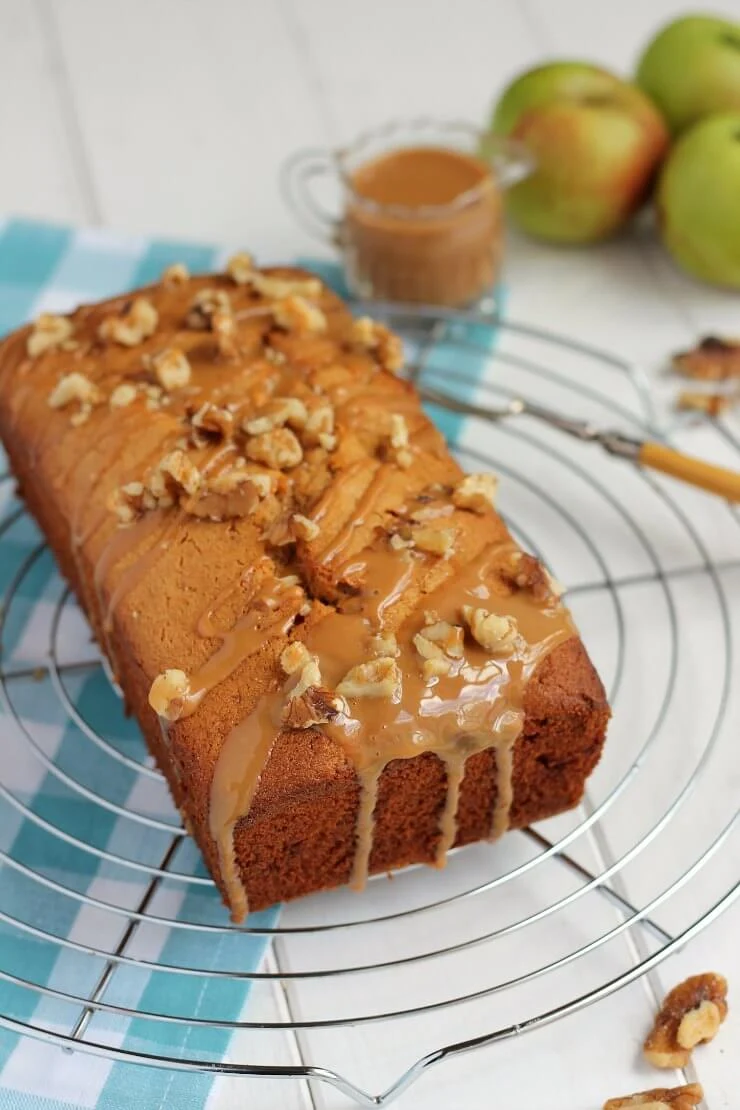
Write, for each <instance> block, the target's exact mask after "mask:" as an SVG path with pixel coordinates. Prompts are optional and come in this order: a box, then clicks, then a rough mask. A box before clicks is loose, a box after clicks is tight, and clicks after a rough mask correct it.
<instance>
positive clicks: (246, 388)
mask: <svg viewBox="0 0 740 1110" xmlns="http://www.w3.org/2000/svg"><path fill="white" fill-rule="evenodd" d="M402 363H403V348H402V344H401V342H400V340H399V339H398V337H396V336H395V335H394V334H393V333H391V332H390V331H389V330H388V329H387V328H386V327H384V326H383V325H382V324H379V323H376V322H373V321H371V320H369V319H365V318H363V319H359V320H358V319H353V318H352V316H351V315H350V313H349V312H348V311H347V309H346V306H344V305H343V303H342V302H341V301H340V300H339V298H337V297H336V296H334V294H332V293H331V292H330V291H329V290H328V289H327V288H326V287H325V286H324V285H323V284H322V283H321V282H319V281H318V280H317V279H316V278H314V277H312V276H311V275H310V274H307V273H305V272H303V271H298V270H293V269H286V268H274V269H269V270H258V269H257V268H256V266H255V265H254V263H253V261H252V259H251V258H250V257H249V256H248V255H245V254H242V255H237V256H235V257H234V258H233V259H231V261H230V262H229V264H228V266H227V269H226V272H225V273H224V274H220V275H211V276H204V277H200V276H199V277H191V276H190V275H189V274H188V273H187V271H186V270H185V269H184V267H182V266H173V267H170V268H169V269H168V270H167V271H166V272H165V274H164V275H163V278H162V281H161V282H160V283H159V284H158V285H156V286H153V287H150V288H148V289H144V290H141V291H139V292H137V293H135V294H131V295H129V296H124V297H119V298H116V299H114V300H112V301H108V302H104V303H102V304H99V305H94V306H85V307H82V308H80V309H78V310H77V311H76V312H75V313H73V314H72V315H71V316H69V317H58V316H49V315H46V316H42V317H40V318H39V320H37V321H36V322H35V323H34V324H33V325H31V326H29V327H28V328H26V329H23V330H21V331H20V332H18V333H16V334H15V335H14V336H12V337H11V338H10V339H9V340H7V341H6V343H5V345H4V348H3V352H2V355H1V356H0V387H1V388H2V389H3V390H8V391H9V398H10V399H9V401H8V405H7V411H6V412H5V413H3V414H2V415H3V427H4V429H5V434H6V435H7V434H10V433H12V429H13V428H14V427H18V428H20V427H21V426H23V427H24V429H25V430H26V434H25V435H24V437H23V439H24V443H26V444H27V446H28V451H29V455H30V458H31V461H32V462H37V461H39V460H42V459H43V458H49V457H50V453H52V452H53V457H54V464H55V465H54V468H53V471H54V474H55V485H54V488H53V489H51V490H50V491H49V496H50V497H53V498H55V499H56V501H57V503H58V509H59V515H60V518H61V519H63V520H64V521H66V522H67V525H68V526H69V529H70V547H71V550H72V551H73V553H74V554H75V558H77V559H78V560H80V565H81V564H83V563H84V568H88V569H87V570H86V571H85V572H83V571H82V570H80V573H79V575H78V577H79V578H80V579H81V580H82V581H84V582H85V583H86V592H87V594H88V595H89V596H86V597H83V601H84V603H85V605H86V608H87V609H88V612H89V613H90V615H91V618H92V620H93V623H94V626H95V629H96V633H97V635H98V638H99V640H100V642H101V644H102V646H103V648H104V650H105V651H106V652H107V654H108V656H109V658H110V660H111V662H112V664H113V667H114V670H116V672H117V673H120V672H121V671H125V672H126V682H124V683H123V685H124V687H125V689H126V693H127V694H128V696H129V697H130V699H131V700H132V702H133V704H134V705H135V707H137V712H139V709H138V705H139V703H141V704H144V703H145V699H146V696H148V698H149V703H150V705H151V707H152V710H153V711H155V712H156V713H157V714H158V716H159V717H160V720H161V722H162V725H163V728H164V730H165V736H166V742H167V745H168V748H169V750H170V752H171V755H172V758H173V760H174V762H175V765H176V766H181V767H186V766H187V768H188V781H189V782H190V783H191V784H192V783H195V787H192V786H191V790H193V789H194V790H195V791H200V792H201V793H200V798H199V799H198V798H196V799H195V802H194V804H195V806H196V808H197V807H198V806H200V807H201V808H203V807H205V808H206V809H208V811H209V813H210V828H211V833H212V836H213V838H214V840H215V841H216V843H217V845H218V849H219V856H220V867H221V873H222V878H223V880H224V883H225V886H226V888H227V891H228V894H229V898H230V902H231V905H232V909H233V911H234V912H235V914H236V916H242V915H243V912H244V911H245V910H246V896H245V894H244V890H243V887H242V884H241V881H240V878H239V876H238V874H237V872H236V868H235V866H234V861H233V848H232V845H233V831H234V827H235V825H236V823H237V821H239V820H242V819H244V818H246V817H247V816H248V815H249V814H250V813H254V812H257V811H258V810H259V809H260V807H262V808H264V807H269V806H270V805H272V804H275V795H276V791H277V792H279V790H280V789H286V790H300V789H303V790H305V789H308V788H311V787H313V788H316V787H317V786H318V785H321V787H322V788H324V787H325V786H326V784H327V783H330V782H331V781H332V780H333V779H336V778H339V779H342V778H343V776H344V775H345V769H346V767H347V765H349V766H350V767H351V768H353V770H354V772H355V774H356V775H357V776H359V778H360V781H361V784H362V787H363V792H362V799H361V806H360V815H359V819H358V848H357V857H356V864H355V874H354V879H355V881H356V882H357V884H358V885H361V883H362V881H363V879H364V876H365V874H366V871H367V860H368V857H369V851H370V844H371V837H372V808H373V804H374V797H375V791H376V789H377V782H378V777H379V775H380V773H381V772H382V770H383V768H384V767H385V766H386V765H387V763H388V762H389V761H390V760H392V759H399V758H412V757H413V756H415V755H418V754H421V753H422V752H425V751H432V752H435V753H436V754H437V755H438V756H439V757H440V758H441V759H442V760H443V761H444V762H445V763H446V764H447V767H448V776H449V781H450V787H449V796H448V804H447V806H446V808H445V812H444V813H443V814H442V817H441V829H442V836H441V838H440V860H441V859H443V857H444V852H445V851H446V849H447V848H448V847H449V846H450V845H451V844H452V842H453V839H454V802H455V798H456V794H455V790H456V787H459V782H460V779H461V777H462V772H463V768H464V762H465V759H466V758H467V756H468V755H470V754H471V753H472V752H475V751H480V750H482V749H483V748H486V747H492V746H495V747H496V749H497V752H498V753H499V760H498V762H499V764H500V770H499V774H500V779H499V784H498V800H497V810H496V812H495V813H494V814H492V823H491V833H492V835H496V834H498V833H499V832H501V831H503V829H504V828H505V827H506V824H507V820H508V808H507V807H508V805H509V804H510V798H511V782H510V764H511V760H510V758H509V756H510V751H511V747H512V745H513V743H514V741H515V740H516V738H517V736H518V735H519V733H520V731H521V727H522V720H523V698H524V689H525V686H526V682H527V680H528V678H529V677H530V675H531V674H532V673H533V671H534V669H535V667H536V666H537V665H538V663H539V662H540V661H541V660H542V659H543V657H544V656H545V655H546V654H547V653H549V652H550V651H551V650H552V649H553V648H554V647H556V646H557V645H558V644H560V643H562V642H563V641H564V640H566V639H568V638H570V637H572V636H573V635H574V629H573V626H572V624H571V622H570V618H569V615H568V612H567V610H566V609H565V608H564V607H563V606H562V604H561V603H560V601H559V598H558V596H557V594H558V591H557V589H556V588H555V586H554V583H553V582H552V580H551V579H550V577H549V575H548V574H547V572H546V571H545V569H544V568H543V567H542V565H541V564H540V563H539V562H538V561H537V560H536V559H534V558H533V557H532V556H530V555H526V554H524V553H523V552H522V551H521V550H520V549H519V548H518V547H517V545H516V544H515V543H514V542H513V540H512V538H511V536H510V535H509V533H508V531H507V529H506V527H505V525H504V524H503V522H502V520H501V519H500V517H499V516H498V515H497V513H496V512H495V509H494V496H495V491H496V480H495V478H494V477H493V476H492V475H490V474H478V475H465V474H463V472H462V471H461V470H460V468H459V466H458V465H457V463H456V462H455V461H454V460H453V459H452V458H451V456H450V455H449V453H448V451H447V448H446V446H445V444H444V441H443V439H442V436H441V435H440V433H439V432H438V430H437V429H436V428H435V427H434V425H433V424H432V423H431V422H430V420H429V419H428V418H427V417H426V415H425V414H424V412H423V410H422V409H421V406H420V403H419V399H418V396H417V394H416V391H415V390H414V388H413V386H412V385H411V384H410V383H409V382H407V381H405V380H404V379H403V378H402V377H401V376H399V373H398V372H399V371H400V370H401V368H402ZM9 429H10V432H9ZM89 568H92V571H91V572H90V570H89ZM78 569H79V568H78ZM142 691H143V692H144V695H143V697H142ZM143 712H145V713H146V712H151V710H146V709H144V710H143ZM278 736H288V737H292V738H293V740H292V743H293V749H292V750H293V751H294V753H295V761H294V765H289V766H288V767H287V768H283V770H282V772H281V779H280V783H278V784H277V786H276V784H275V782H274V781H271V780H270V777H269V776H268V775H263V772H264V771H265V768H266V766H267V764H268V762H269V757H270V753H271V751H272V749H273V746H274V744H275V739H276V737H278ZM507 767H508V772H507ZM507 774H508V779H507Z"/></svg>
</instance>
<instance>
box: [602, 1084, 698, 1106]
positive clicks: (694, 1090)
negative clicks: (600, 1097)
mask: <svg viewBox="0 0 740 1110" xmlns="http://www.w3.org/2000/svg"><path fill="white" fill-rule="evenodd" d="M703 1098H704V1091H703V1089H702V1087H701V1084H699V1083H688V1084H686V1085H685V1086H683V1087H654V1088H653V1089H652V1090H651V1091H637V1092H636V1093H635V1094H633V1095H625V1096H624V1097H623V1098H610V1099H607V1101H606V1102H605V1103H604V1107H603V1110H629V1108H630V1107H631V1106H639V1107H641V1108H642V1110H693V1108H694V1107H695V1106H698V1105H699V1103H700V1102H701V1101H702V1099H703Z"/></svg>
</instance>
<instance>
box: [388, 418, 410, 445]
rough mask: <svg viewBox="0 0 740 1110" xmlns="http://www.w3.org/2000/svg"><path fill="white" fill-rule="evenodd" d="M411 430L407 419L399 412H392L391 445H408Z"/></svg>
mask: <svg viewBox="0 0 740 1110" xmlns="http://www.w3.org/2000/svg"><path fill="white" fill-rule="evenodd" d="M408 445H409V430H408V427H407V425H406V421H405V419H404V418H403V416H401V414H400V413H398V412H392V413H391V447H408Z"/></svg>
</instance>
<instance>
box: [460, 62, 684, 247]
mask: <svg viewBox="0 0 740 1110" xmlns="http://www.w3.org/2000/svg"><path fill="white" fill-rule="evenodd" d="M491 131H492V132H493V133H494V134H496V135H510V136H512V137H513V138H516V139H519V140H520V141H521V142H523V143H524V144H525V145H526V146H527V147H528V148H529V149H530V151H531V152H532V153H533V155H534V158H535V160H536V168H535V171H534V173H533V174H532V175H531V176H530V177H528V178H526V179H525V180H524V181H522V182H521V183H520V184H518V185H515V186H514V187H513V188H511V189H510V190H509V191H508V193H507V197H506V201H507V208H508V211H509V213H510V215H511V216H512V218H513V220H514V222H515V223H517V224H518V225H519V226H520V227H522V228H523V229H524V230H525V231H527V232H529V233H530V234H531V235H534V236H536V237H538V238H541V239H547V240H549V241H551V242H558V243H589V242H593V241H595V240H598V239H604V238H606V237H607V236H609V235H611V234H613V232H615V231H616V230H617V229H618V228H620V227H621V226H622V225H623V224H624V223H625V222H626V220H628V219H629V217H630V216H631V215H632V214H633V213H634V212H635V211H636V209H637V208H638V207H639V206H640V204H641V203H642V201H643V199H644V198H645V196H646V195H647V192H648V190H649V188H650V184H651V182H652V180H653V177H654V174H655V171H656V168H657V166H658V164H659V162H660V160H661V158H662V157H663V154H664V153H665V150H666V147H667V144H668V133H667V130H666V127H665V123H664V121H663V119H662V117H661V115H660V113H659V112H658V111H657V109H656V108H655V106H654V105H653V104H652V103H651V102H650V100H649V99H648V98H647V97H646V96H645V95H644V93H642V92H641V91H640V90H639V89H637V88H635V87H634V86H633V85H629V84H627V83H626V82H624V81H621V80H620V79H619V78H618V77H615V76H614V74H612V73H608V72H607V71H606V70H603V69H599V68H598V67H597V66H592V65H588V64H587V63H584V62H554V63H551V64H549V65H544V66H539V67H538V68H537V69H533V70H530V71H529V72H528V73H524V74H523V75H522V76H520V77H518V78H517V79H516V80H515V81H514V82H513V84H511V85H509V87H508V88H507V89H506V90H505V92H504V94H503V96H502V97H501V99H500V100H499V102H498V104H497V106H496V108H495V110H494V113H493V118H492V121H491ZM482 150H483V152H484V153H485V151H486V143H485V140H484V142H483V144H482Z"/></svg>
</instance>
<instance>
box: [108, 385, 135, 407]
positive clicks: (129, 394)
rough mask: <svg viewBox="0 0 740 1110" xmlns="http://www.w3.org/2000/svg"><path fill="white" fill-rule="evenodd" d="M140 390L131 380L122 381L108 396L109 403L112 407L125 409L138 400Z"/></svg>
mask: <svg viewBox="0 0 740 1110" xmlns="http://www.w3.org/2000/svg"><path fill="white" fill-rule="evenodd" d="M137 394H138V390H137V388H136V386H135V385H132V384H131V382H121V384H120V385H117V386H116V388H115V389H114V390H113V392H112V393H111V395H110V397H109V398H108V404H109V405H110V407H111V408H112V409H125V408H127V407H128V406H129V405H131V404H133V402H134V401H135V400H136V397H137Z"/></svg>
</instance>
